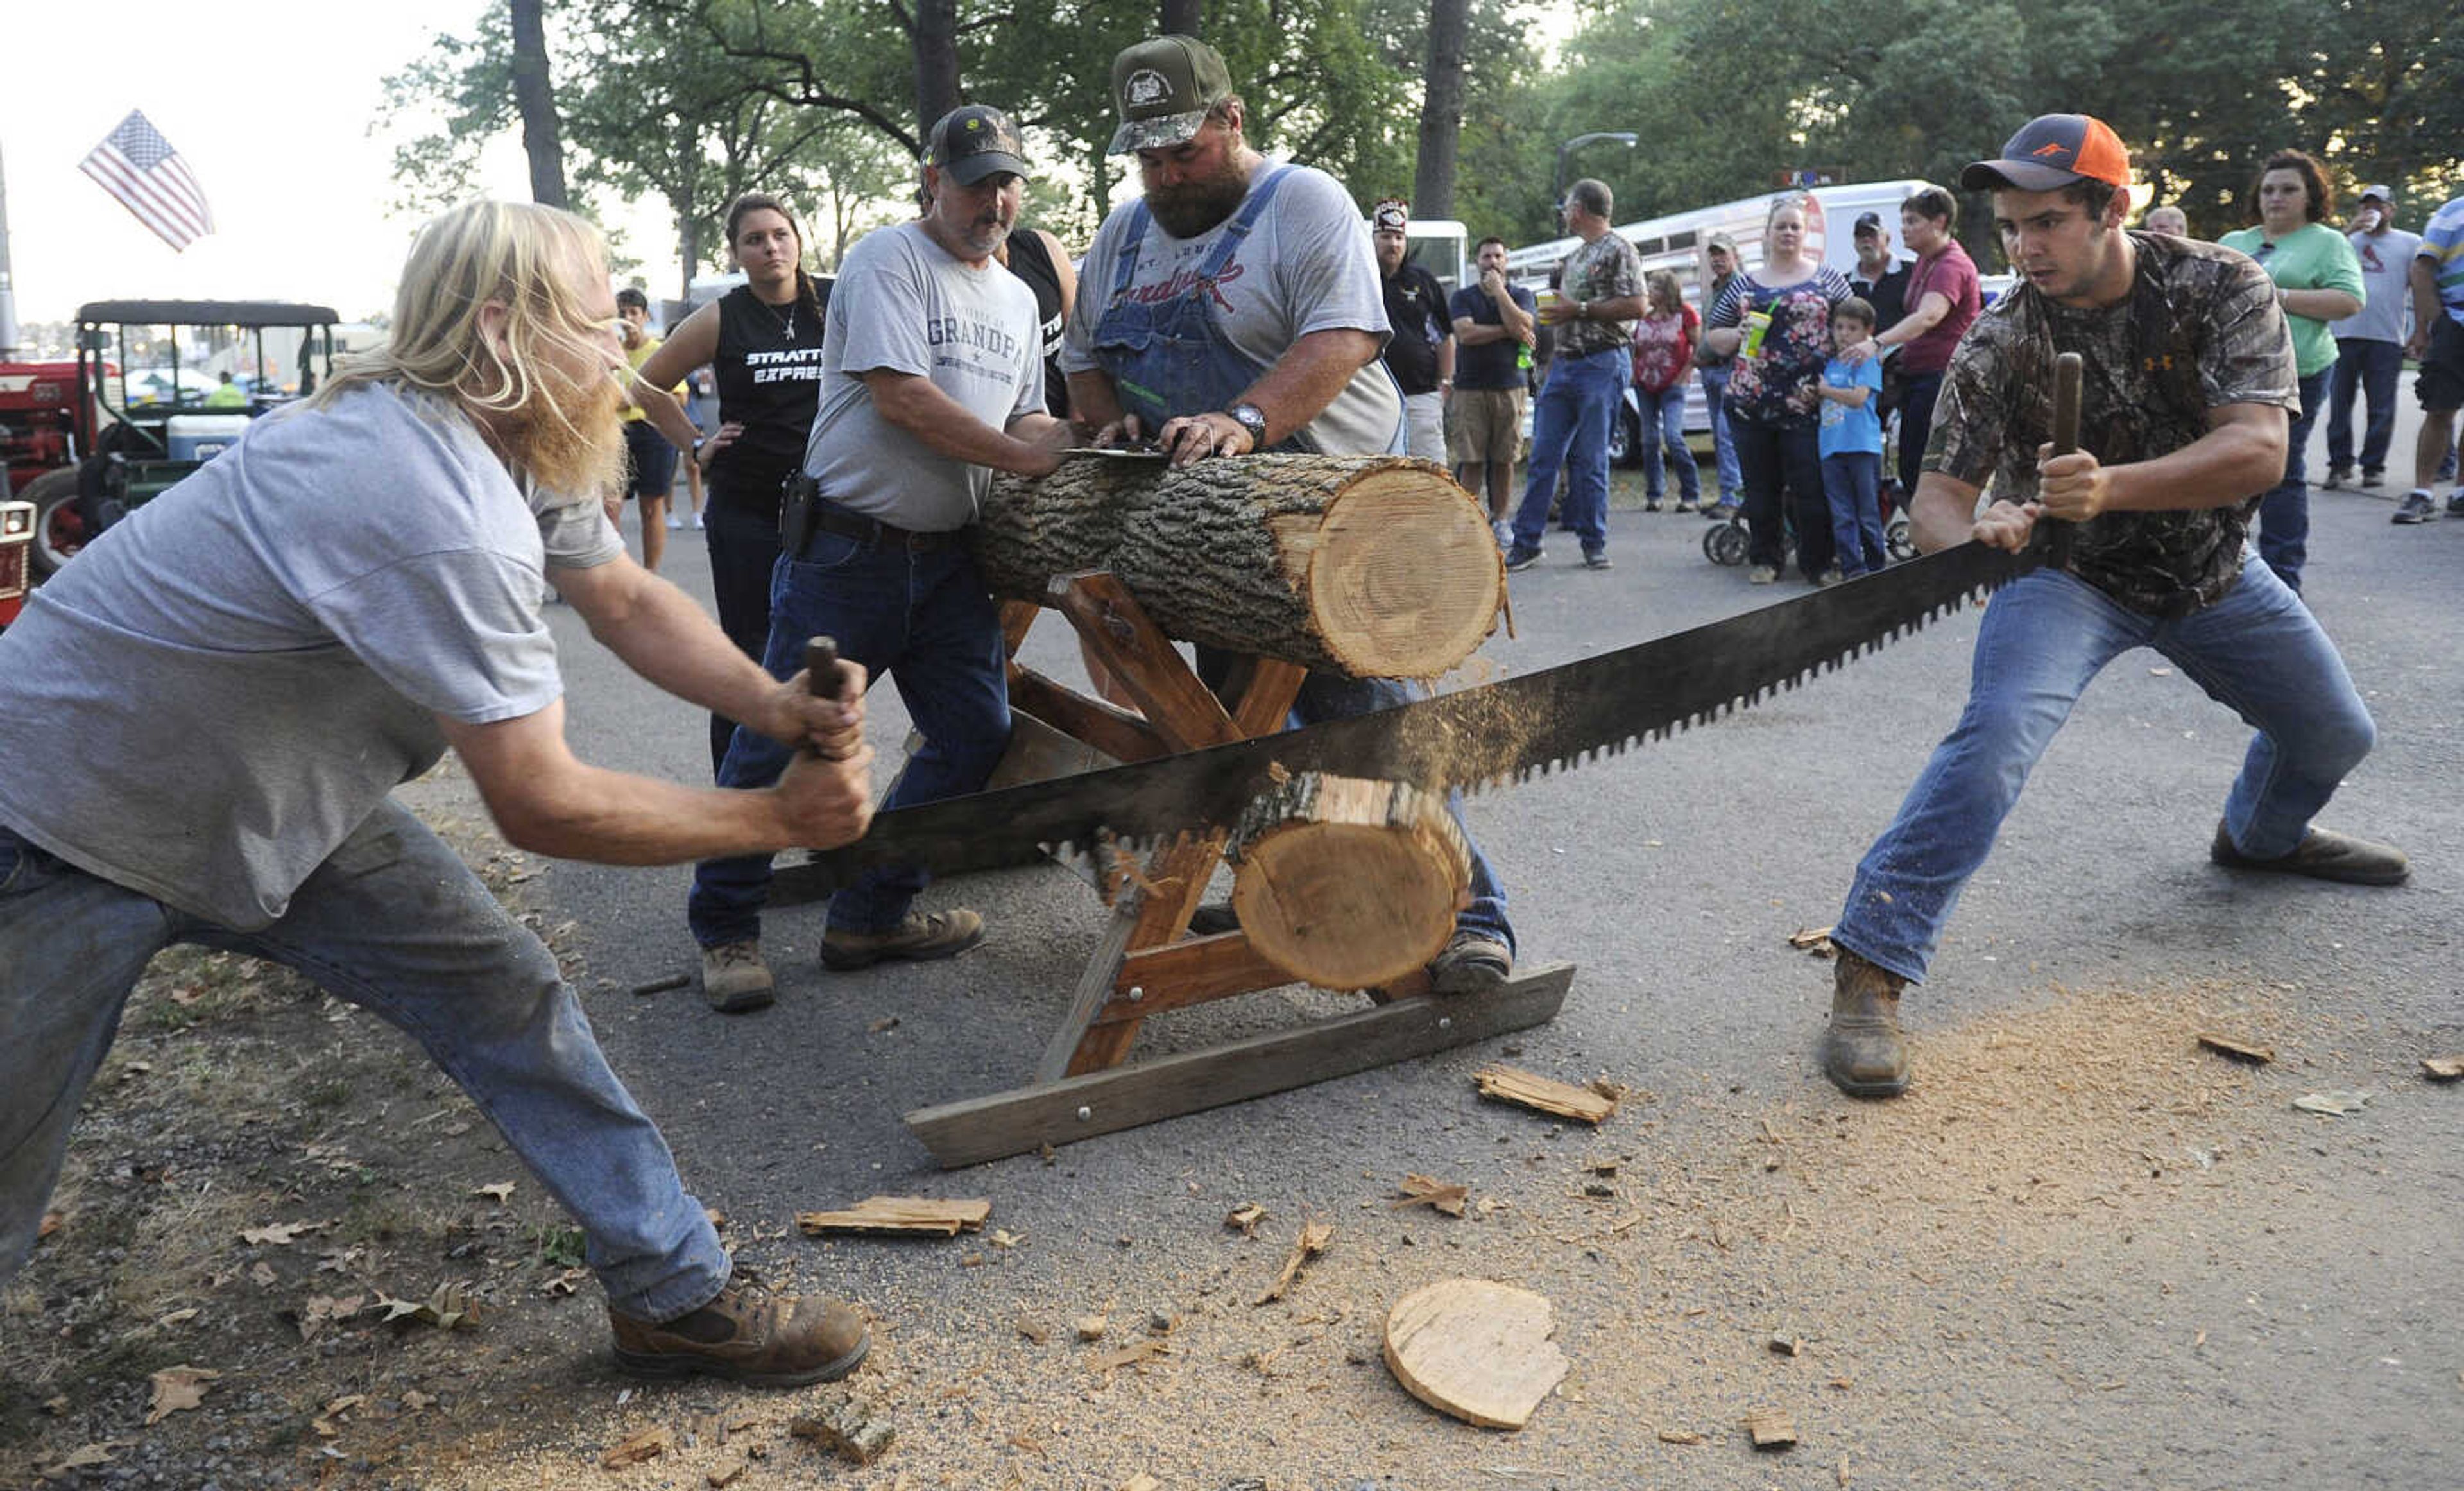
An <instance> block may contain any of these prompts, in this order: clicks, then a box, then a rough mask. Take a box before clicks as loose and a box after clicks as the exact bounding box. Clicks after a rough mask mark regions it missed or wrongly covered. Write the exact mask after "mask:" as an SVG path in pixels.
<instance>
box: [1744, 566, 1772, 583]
mask: <svg viewBox="0 0 2464 1491" xmlns="http://www.w3.org/2000/svg"><path fill="white" fill-rule="evenodd" d="M1778 578H1779V571H1778V570H1776V569H1774V568H1772V567H1771V566H1769V565H1756V566H1754V567H1753V568H1752V569H1750V570H1748V571H1747V573H1746V583H1747V584H1749V585H1769V584H1771V582H1772V581H1774V580H1777V579H1778Z"/></svg>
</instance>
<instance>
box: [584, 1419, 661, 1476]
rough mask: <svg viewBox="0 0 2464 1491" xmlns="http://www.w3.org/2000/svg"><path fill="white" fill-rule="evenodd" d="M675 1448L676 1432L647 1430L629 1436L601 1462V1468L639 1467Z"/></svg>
mask: <svg viewBox="0 0 2464 1491" xmlns="http://www.w3.org/2000/svg"><path fill="white" fill-rule="evenodd" d="M675 1447H676V1435H675V1431H674V1430H672V1429H645V1430H643V1431H642V1432H641V1433H640V1434H637V1435H628V1436H627V1438H626V1440H625V1442H624V1443H622V1444H620V1445H618V1446H616V1448H614V1449H612V1450H610V1451H608V1452H607V1456H606V1458H605V1459H602V1460H601V1461H600V1462H599V1468H600V1469H602V1470H622V1469H624V1468H625V1467H626V1466H627V1465H639V1464H640V1463H642V1462H643V1461H644V1460H650V1459H657V1458H659V1457H660V1456H662V1455H665V1454H667V1453H668V1452H669V1451H670V1450H672V1449H674V1448H675Z"/></svg>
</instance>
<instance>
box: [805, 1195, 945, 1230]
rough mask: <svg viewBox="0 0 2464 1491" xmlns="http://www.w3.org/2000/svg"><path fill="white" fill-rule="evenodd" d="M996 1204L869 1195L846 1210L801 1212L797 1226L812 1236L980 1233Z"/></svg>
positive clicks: (922, 1197)
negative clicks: (836, 1234)
mask: <svg viewBox="0 0 2464 1491" xmlns="http://www.w3.org/2000/svg"><path fill="white" fill-rule="evenodd" d="M992 1211H993V1204H992V1202H991V1201H990V1200H988V1199H986V1198H983V1197H980V1196H979V1197H976V1198H974V1199H972V1200H961V1201H937V1200H935V1199H933V1198H932V1197H929V1196H867V1197H866V1198H865V1199H864V1200H862V1201H860V1202H858V1203H857V1204H856V1205H855V1206H854V1207H852V1208H850V1209H849V1210H847V1211H845V1212H799V1213H796V1225H797V1226H798V1227H801V1228H803V1230H804V1232H805V1233H806V1234H807V1235H812V1236H820V1235H822V1234H824V1233H912V1234H917V1235H926V1236H935V1237H955V1236H957V1235H958V1234H959V1233H961V1232H981V1231H982V1230H983V1225H984V1218H985V1217H987V1216H990V1215H991V1214H992Z"/></svg>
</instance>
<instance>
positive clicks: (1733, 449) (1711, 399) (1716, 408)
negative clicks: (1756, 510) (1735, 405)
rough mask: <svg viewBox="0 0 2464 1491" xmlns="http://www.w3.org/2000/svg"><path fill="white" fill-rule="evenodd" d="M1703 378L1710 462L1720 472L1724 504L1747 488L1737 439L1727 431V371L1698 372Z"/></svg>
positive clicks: (1718, 368)
mask: <svg viewBox="0 0 2464 1491" xmlns="http://www.w3.org/2000/svg"><path fill="white" fill-rule="evenodd" d="M1698 370H1699V371H1700V372H1701V373H1702V374H1703V402H1705V404H1708V405H1710V406H1711V462H1712V464H1713V465H1714V466H1716V467H1718V468H1719V472H1720V498H1721V500H1722V501H1727V499H1728V498H1729V497H1730V496H1731V495H1733V494H1734V493H1735V492H1736V491H1737V489H1738V488H1739V487H1740V486H1742V485H1744V484H1745V478H1742V477H1740V476H1738V475H1737V439H1736V436H1735V434H1732V433H1731V432H1730V431H1729V429H1728V369H1727V367H1705V368H1701V369H1698Z"/></svg>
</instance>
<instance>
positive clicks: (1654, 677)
mask: <svg viewBox="0 0 2464 1491" xmlns="http://www.w3.org/2000/svg"><path fill="white" fill-rule="evenodd" d="M2041 562H2042V553H2041V550H2040V549H2039V548H2035V547H2031V548H2029V549H2027V550H2025V551H2022V552H2019V553H2013V552H2010V551H2008V550H2005V549H1997V548H1989V547H1987V546H1986V545H1981V544H1976V543H1972V542H1971V543H1968V544H1963V545H1959V546H1957V547H1955V548H1948V549H1944V550H1942V551H1941V552H1939V553H1935V554H1928V555H1925V556H1924V557H1923V558H1919V559H1914V560H1910V561H1909V562H1907V563H1905V564H1903V565H1896V566H1893V567H1891V568H1889V569H1886V570H1882V571H1880V572H1878V573H1875V574H1872V575H1867V576H1864V577H1861V578H1859V579H1856V580H1850V581H1847V582H1845V583H1843V584H1839V585H1835V586H1831V587H1829V588H1827V589H1824V590H1815V591H1814V592H1813V593H1811V594H1808V595H1804V596H1800V597H1798V598H1796V599H1794V600H1791V601H1784V602H1781V603H1779V604H1777V605H1773V606H1766V607H1763V608H1761V609H1759V610H1756V611H1749V612H1745V613H1743V614H1741V615H1736V616H1731V617H1728V618H1727V619H1726V620H1722V621H1713V622H1708V623H1706V624H1705V625H1703V626H1699V627H1695V628H1692V629H1690V630H1688V631H1684V632H1677V633H1672V634H1669V635H1666V636H1660V637H1654V638H1652V639H1651V640H1649V641H1647V642H1638V643H1636V644H1634V645H1633V646H1631V647H1624V648H1619V649H1617V651H1615V652H1609V653H1603V654H1600V655H1599V656H1595V657H1585V658H1581V659H1578V660H1576V661H1574V662H1569V663H1561V664H1559V665H1558V666H1556V667H1553V668H1546V669H1542V670H1540V671H1538V672H1535V673H1529V674H1526V675H1524V676H1522V677H1520V678H1514V679H1504V680H1502V681H1500V682H1496V683H1490V684H1486V685H1484V686H1482V687H1479V688H1470V689H1463V690H1461V691H1459V692H1456V693H1451V694H1443V695H1440V696H1438V697H1437V698H1434V699H1428V700H1422V701H1419V702H1417V703H1411V704H1402V705H1397V706H1396V707H1395V708H1391V709H1381V710H1377V711H1375V712H1373V713H1370V714H1364V715H1356V716H1353V717H1352V718H1350V719H1346V720H1330V721H1326V722H1323V723H1317V724H1312V725H1309V726H1307V727H1306V728H1303V729H1298V730H1287V731H1285V732H1283V733H1281V734H1277V735H1267V736H1260V737H1258V738H1256V739H1254V740H1247V741H1240V742H1235V743H1233V744H1231V745H1226V746H1209V747H1207V748H1205V749H1203V750H1195V751H1188V752H1185V753H1182V754H1179V755H1174V756H1166V757H1163V758H1161V759H1158V760H1155V761H1145V762H1138V763H1135V764H1133V765H1131V766H1124V767H1114V768H1110V769H1108V770H1103V771H1090V772H1087V773H1084V774H1081V775H1077V776H1068V777H1060V778H1056V779H1053V780H1050V781H1044V782H1031V783H1027V784H1025V785H1023V786H1020V787H1011V788H1004V789H1002V790H999V791H991V792H978V793H974V794H972V795H969V796H965V797H952V798H945V799H943V800H941V801H939V802H933V803H922V804H918V805H916V806H914V807H912V808H900V809H897V810H895V811H893V812H885V813H882V814H880V815H879V816H877V817H875V818H874V819H873V821H872V827H871V830H870V831H869V833H867V834H866V835H865V836H864V837H863V838H861V839H859V840H857V841H856V842H855V843H852V844H848V845H846V846H844V847H842V848H839V849H833V850H826V851H821V852H817V853H816V854H815V855H814V856H813V857H812V858H811V859H809V860H807V861H805V862H804V863H803V864H793V865H782V866H781V868H780V871H779V877H778V879H779V880H780V881H781V883H780V884H779V885H777V886H775V887H774V891H773V899H774V900H775V901H781V902H783V901H787V900H790V899H799V900H801V899H803V898H804V897H806V896H809V895H813V894H819V893H824V892H826V891H829V890H833V889H836V888H838V887H839V886H842V885H846V884H847V883H849V882H851V881H852V880H853V879H854V878H855V877H856V876H857V875H858V874H860V873H861V872H863V871H864V870H867V869H870V868H872V867H875V866H879V865H892V864H897V865H920V866H922V867H924V868H926V869H929V870H931V871H933V872H935V873H936V874H941V875H949V874H956V873H958V872H961V871H967V870H986V869H995V868H999V867H1001V866H1005V865H1015V864H1025V863H1031V862H1033V861H1034V860H1035V859H1037V858H1038V857H1041V856H1042V855H1044V854H1045V853H1047V852H1051V851H1057V850H1061V849H1064V848H1067V849H1070V850H1074V851H1077V852H1079V853H1082V854H1083V853H1090V852H1092V851H1093V850H1094V848H1095V847H1096V845H1097V844H1098V843H1099V842H1100V843H1106V844H1109V845H1111V846H1113V847H1115V848H1128V849H1143V848H1145V847H1148V846H1151V845H1153V844H1155V843H1156V842H1159V841H1163V840H1168V839H1171V838H1174V837H1177V836H1178V835H1183V834H1193V833H1206V832H1210V831H1213V830H1216V829H1221V828H1223V827H1225V826H1227V825H1229V824H1231V823H1232V822H1233V821H1234V820H1236V819H1237V818H1238V817H1239V816H1240V813H1241V810H1242V809H1243V807H1244V806H1246V805H1247V804H1248V802H1249V801H1250V800H1251V799H1252V798H1254V797H1256V796H1258V795H1259V794H1260V793H1261V792H1263V791H1264V790H1266V789H1267V788H1268V787H1269V786H1271V785H1272V784H1273V783H1274V782H1275V781H1276V780H1277V777H1278V774H1279V773H1286V772H1298V771H1325V772H1333V773H1339V774H1341V775H1344V776H1354V777H1370V778H1376V779H1380V780H1391V781H1404V782H1413V783H1416V784H1419V785H1420V786H1422V787H1425V788H1429V789H1431V790H1448V789H1455V788H1461V789H1463V790H1469V791H1478V790H1483V789H1485V788H1491V787H1496V786H1500V785H1504V784H1508V783H1513V782H1520V781H1525V780H1528V779H1529V778H1530V777H1532V776H1535V775H1546V774H1548V773H1551V772H1553V771H1558V770H1565V769H1569V768H1574V767H1578V766H1581V765H1584V764H1585V763H1587V762H1590V761H1594V760H1596V759H1598V758H1599V757H1601V756H1604V755H1615V754H1617V753H1620V752H1622V751H1624V750H1625V749H1627V748H1628V747H1630V746H1635V745H1637V744H1639V742H1641V741H1643V740H1646V739H1664V738H1665V737H1667V736H1668V735H1670V734H1671V733H1674V732H1676V731H1681V730H1684V729H1687V728H1689V727H1691V726H1693V725H1697V724H1705V723H1710V722H1711V721H1713V720H1716V719H1718V718H1720V717H1721V716H1723V715H1726V714H1728V713H1730V712H1732V711H1734V710H1738V709H1746V708H1751V707H1752V706H1753V705H1755V704H1757V703H1759V702H1761V701H1763V700H1765V699H1767V698H1769V697H1770V696H1771V695H1772V694H1773V693H1775V692H1778V691H1779V690H1782V689H1788V688H1793V687H1795V685H1796V684H1797V683H1798V682H1800V681H1802V680H1804V679H1808V678H1811V677H1813V676H1815V675H1816V674H1818V673H1821V672H1827V671H1829V670H1831V669H1834V668H1837V666H1839V665H1840V664H1841V663H1844V662H1847V661H1849V660H1851V659H1853V658H1855V657H1857V656H1860V655H1862V654H1864V653H1867V652H1871V651H1874V650H1875V649H1877V648H1880V647H1881V646H1882V645H1883V644H1884V643H1886V642H1889V641H1890V640H1892V639H1893V638H1895V637H1898V636H1900V635H1903V634H1906V633H1909V632H1913V631H1915V630H1917V629H1918V628H1920V627H1923V626H1924V625H1925V623H1927V622H1928V621H1931V620H1933V619H1934V618H1935V617H1937V616H1941V615H1943V614H1946V613H1947V612H1950V611H1953V610H1955V609H1957V608H1958V607H1959V606H1960V605H1962V604H1963V603H1965V602H1967V601H1968V600H1969V599H1971V598H1974V597H1979V596H1982V595H1984V594H1986V593H1988V592H1990V591H1991V590H1996V589H1999V588H2000V587H2001V586H2003V585H2005V584H2007V583H2008V582H2010V581H2011V580H2013V579H2015V578H2017V577H2018V576H2019V575H2022V574H2025V573H2026V572H2028V571H2029V570H2031V569H2034V568H2035V567H2037V565H2038V564H2040V563H2041Z"/></svg>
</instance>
